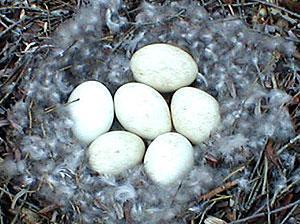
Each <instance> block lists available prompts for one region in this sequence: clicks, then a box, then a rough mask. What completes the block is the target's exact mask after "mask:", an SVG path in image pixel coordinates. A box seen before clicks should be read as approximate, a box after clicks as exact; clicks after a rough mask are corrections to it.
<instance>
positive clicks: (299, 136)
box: [277, 135, 300, 155]
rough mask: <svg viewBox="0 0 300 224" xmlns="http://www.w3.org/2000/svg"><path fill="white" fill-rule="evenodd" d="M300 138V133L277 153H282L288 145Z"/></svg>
mask: <svg viewBox="0 0 300 224" xmlns="http://www.w3.org/2000/svg"><path fill="white" fill-rule="evenodd" d="M299 140H300V135H297V136H296V137H295V138H293V139H291V140H290V141H289V142H288V143H287V144H285V145H284V146H282V147H281V148H280V149H278V151H277V154H278V155H279V154H280V153H282V152H283V151H284V150H286V149H287V148H288V147H290V146H291V145H293V144H294V143H296V142H297V141H299Z"/></svg>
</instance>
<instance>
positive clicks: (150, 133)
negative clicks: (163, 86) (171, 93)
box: [114, 83, 172, 139]
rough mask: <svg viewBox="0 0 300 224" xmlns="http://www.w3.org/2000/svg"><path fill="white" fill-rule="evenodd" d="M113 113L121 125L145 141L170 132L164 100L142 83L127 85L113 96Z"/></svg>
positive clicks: (169, 120)
mask: <svg viewBox="0 0 300 224" xmlns="http://www.w3.org/2000/svg"><path fill="white" fill-rule="evenodd" d="M114 102H115V112H116V116H117V118H118V120H119V122H120V123H121V125H122V126H123V127H124V128H125V129H126V130H128V131H130V132H133V133H135V134H137V135H139V136H141V137H142V138H145V139H154V138H155V137H157V136H158V135H160V134H163V133H166V132H169V131H171V128H172V123H171V115H170V111H169V107H168V105H167V103H166V101H165V100H164V98H163V97H162V96H161V95H160V94H159V93H158V92H157V91H156V90H155V89H153V88H151V87H149V86H147V85H145V84H142V83H127V84H125V85H123V86H121V87H120V88H119V89H118V90H117V92H116V93H115V96H114Z"/></svg>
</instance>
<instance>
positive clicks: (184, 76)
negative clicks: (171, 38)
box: [130, 43, 198, 92]
mask: <svg viewBox="0 0 300 224" xmlns="http://www.w3.org/2000/svg"><path fill="white" fill-rule="evenodd" d="M130 68H131V71H132V73H133V77H134V78H135V80H136V81H138V82H141V83H145V84H147V85H149V86H151V87H153V88H154V89H156V90H158V91H160V92H172V91H174V90H176V89H179V88H181V87H183V86H188V85H189V84H191V83H192V82H193V81H194V80H195V79H196V76H197V74H198V66H197V64H196V62H195V60H194V59H193V58H192V56H191V55H189V54H188V53H187V52H185V51H184V50H182V49H180V48H179V47H175V46H173V45H170V44H162V43H160V44H151V45H147V46H145V47H143V48H141V49H139V50H138V51H136V52H135V53H134V54H133V56H132V58H131V60H130Z"/></svg>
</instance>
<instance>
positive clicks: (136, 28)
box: [0, 0, 300, 224]
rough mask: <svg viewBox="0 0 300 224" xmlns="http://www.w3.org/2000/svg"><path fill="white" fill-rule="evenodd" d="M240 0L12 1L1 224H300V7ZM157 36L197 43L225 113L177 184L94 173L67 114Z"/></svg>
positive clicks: (184, 44)
mask: <svg viewBox="0 0 300 224" xmlns="http://www.w3.org/2000/svg"><path fill="white" fill-rule="evenodd" d="M242 2H243V1H178V2H177V1H176V2H169V1H162V2H156V3H154V2H140V1H124V2H121V1H106V0H99V1H98V0H97V1H91V2H82V1H65V2H64V1H50V2H39V1H37V2H35V3H28V2H27V1H16V2H13V3H12V2H10V1H4V2H3V3H2V2H1V4H3V6H1V7H0V13H1V26H0V28H1V30H2V32H1V34H0V36H1V38H2V40H3V41H2V42H1V49H2V50H1V62H0V68H1V77H0V80H1V84H0V85H1V89H0V94H1V95H0V112H1V113H0V128H1V130H0V131H1V132H0V137H1V139H0V140H1V142H0V143H1V145H0V198H1V200H0V209H1V210H0V223H50V222H52V223H125V222H127V223H169V222H172V223H206V224H207V223H296V222H297V221H298V222H299V219H300V217H299V208H298V206H299V203H300V201H299V190H300V188H299V182H300V176H299V171H300V169H299V162H300V161H299V158H300V157H299V148H297V147H298V146H299V100H300V98H299V96H300V95H299V80H300V76H299V61H298V59H299V53H298V48H297V46H298V44H299V39H298V35H299V33H297V32H298V30H297V29H298V27H299V23H298V22H299V18H300V15H299V14H297V10H299V3H297V2H294V1H280V2H281V4H280V5H278V4H275V3H271V2H264V1H249V2H247V3H245V2H244V3H242ZM158 42H159V43H161V42H163V43H170V44H174V45H176V46H179V47H181V48H182V49H185V50H186V51H188V52H190V54H191V55H192V56H193V58H194V59H195V61H196V62H197V64H198V68H199V71H200V73H199V75H198V77H197V80H196V81H195V82H194V83H193V84H192V86H194V87H196V88H199V89H202V90H204V91H206V92H208V93H209V94H211V95H212V96H214V97H215V98H216V99H217V100H218V102H219V103H220V110H221V117H222V124H221V127H220V128H219V129H218V131H217V132H216V133H213V134H212V135H211V136H210V138H209V139H208V140H207V141H205V142H203V143H201V144H199V145H195V146H194V156H195V165H194V167H193V169H192V171H191V172H190V173H189V174H188V175H187V176H186V177H185V178H184V179H183V180H182V182H181V184H180V185H179V186H176V187H174V186H172V187H160V186H157V185H156V184H155V183H153V182H152V181H151V180H150V179H149V178H148V177H147V175H146V174H145V172H144V168H143V166H142V165H139V166H137V167H134V168H133V169H130V170H127V171H126V172H123V173H122V174H121V175H120V176H117V177H115V176H109V175H99V174H97V173H95V172H93V171H92V170H90V169H89V167H88V165H87V162H86V155H85V151H86V146H85V145H82V144H80V143H79V142H78V141H77V140H76V139H75V138H74V137H73V135H72V132H71V131H70V130H71V127H72V122H71V121H70V118H69V116H68V113H66V109H65V105H66V102H67V99H68V96H69V94H70V92H71V91H72V90H73V89H74V87H75V86H77V85H78V84H80V83H81V82H83V81H87V80H98V81H101V82H102V83H103V84H105V85H106V86H107V87H108V89H109V90H110V91H111V93H114V92H115V91H116V89H117V88H118V87H119V86H121V85H122V84H125V83H128V82H130V81H132V74H131V71H130V69H129V60H130V58H131V56H132V54H133V53H134V52H135V51H136V50H137V49H139V48H141V47H143V46H145V45H147V44H151V43H158ZM169 97H170V96H168V95H166V96H165V98H166V100H167V101H168V99H169ZM121 128H122V127H120V126H119V125H118V124H117V123H115V124H114V125H113V130H117V129H121Z"/></svg>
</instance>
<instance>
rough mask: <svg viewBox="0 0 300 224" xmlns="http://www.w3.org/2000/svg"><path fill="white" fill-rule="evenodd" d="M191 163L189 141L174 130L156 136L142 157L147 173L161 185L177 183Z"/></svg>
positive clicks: (187, 170) (192, 161) (191, 154)
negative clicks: (143, 157)
mask: <svg viewBox="0 0 300 224" xmlns="http://www.w3.org/2000/svg"><path fill="white" fill-rule="evenodd" d="M193 164H194V156H193V147H192V145H191V143H190V142H189V141H188V140H187V139H186V138H185V137H184V136H182V135H181V134H178V133H175V132H169V133H165V134H162V135H160V136H158V137H157V138H156V139H155V140H154V141H153V142H152V143H151V144H150V145H149V147H148V149H147V152H146V154H145V159H144V167H145V171H146V173H147V175H148V176H149V177H150V178H151V179H152V180H153V181H154V182H155V183H157V184H159V185H163V186H168V185H172V184H175V183H178V182H179V181H180V180H181V179H182V178H183V177H184V176H185V175H186V174H187V173H188V172H189V171H190V170H191V169H192V167H193Z"/></svg>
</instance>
